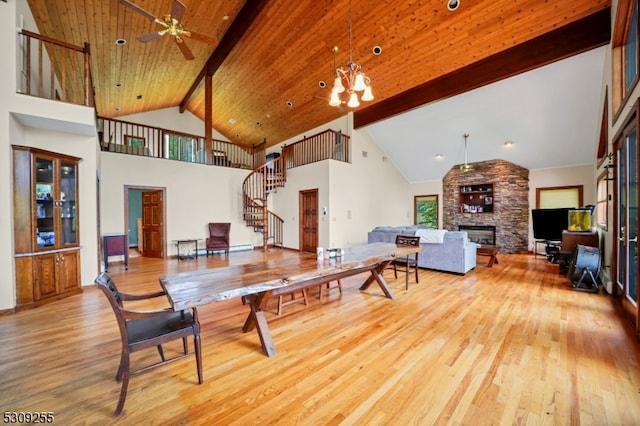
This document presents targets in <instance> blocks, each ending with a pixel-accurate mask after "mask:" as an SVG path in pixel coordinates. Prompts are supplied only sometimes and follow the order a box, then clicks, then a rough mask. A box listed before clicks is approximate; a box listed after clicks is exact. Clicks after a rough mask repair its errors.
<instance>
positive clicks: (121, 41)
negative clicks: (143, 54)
mask: <svg viewBox="0 0 640 426" xmlns="http://www.w3.org/2000/svg"><path fill="white" fill-rule="evenodd" d="M116 44H117V45H118V46H123V45H125V44H127V40H125V39H123V38H119V39H117V40H116Z"/></svg>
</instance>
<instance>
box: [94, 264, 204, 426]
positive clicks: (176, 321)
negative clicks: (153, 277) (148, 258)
mask: <svg viewBox="0 0 640 426" xmlns="http://www.w3.org/2000/svg"><path fill="white" fill-rule="evenodd" d="M95 284H96V286H97V287H98V288H100V289H101V290H102V291H103V292H104V294H105V295H106V296H107V299H108V300H109V303H110V304H111V308H112V309H113V312H114V314H115V316H116V320H117V322H118V328H119V329H120V338H121V341H122V352H121V355H120V365H119V366H118V372H117V373H116V381H118V382H120V381H121V382H122V388H121V390H120V399H119V400H118V406H117V407H116V411H115V413H114V414H115V415H116V416H119V415H120V413H122V408H123V407H124V402H125V399H126V398H127V387H128V385H129V377H130V376H133V375H136V374H138V373H143V372H146V371H148V370H150V369H152V368H155V367H158V366H161V365H164V364H167V363H170V362H173V361H177V360H179V359H182V358H184V357H186V356H188V355H191V354H190V353H189V348H188V343H187V337H189V336H193V339H194V345H195V356H196V367H197V369H198V383H202V382H203V380H202V355H201V350H200V322H199V321H198V312H197V310H196V308H193V309H191V310H183V311H180V312H176V311H172V310H168V309H161V310H151V311H148V310H145V311H133V310H129V309H127V308H125V307H124V304H123V302H125V301H132V300H149V299H153V298H156V297H162V296H164V297H166V293H165V292H164V291H158V292H155V293H150V294H140V295H134V294H126V293H122V292H120V291H118V289H117V287H116V285H115V283H114V282H113V280H112V279H111V277H110V276H109V274H107V273H106V272H102V273H101V274H100V275H98V277H97V278H96V279H95ZM177 339H182V346H183V352H184V353H183V354H181V355H178V356H175V357H173V358H169V359H167V358H165V356H164V350H163V349H162V345H163V344H165V343H167V342H169V341H173V340H177ZM154 346H155V347H156V348H157V349H158V352H159V354H160V359H161V361H158V362H156V363H155V364H151V365H148V366H145V367H142V368H139V369H138V370H135V371H130V360H129V358H130V354H131V353H132V352H137V351H140V350H143V349H148V348H152V347H154Z"/></svg>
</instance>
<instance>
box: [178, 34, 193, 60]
mask: <svg viewBox="0 0 640 426" xmlns="http://www.w3.org/2000/svg"><path fill="white" fill-rule="evenodd" d="M176 44H177V45H178V47H179V48H180V51H181V52H182V54H183V55H184V57H185V58H186V59H187V60H189V61H191V60H193V59H194V58H195V56H193V52H192V51H191V49H189V46H187V44H186V43H185V42H184V40H182V39H181V38H178V37H176Z"/></svg>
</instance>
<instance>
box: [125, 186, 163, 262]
mask: <svg viewBox="0 0 640 426" xmlns="http://www.w3.org/2000/svg"><path fill="white" fill-rule="evenodd" d="M165 190H166V189H165V188H162V187H148V186H128V185H126V186H125V203H124V205H125V208H124V210H125V211H124V221H125V229H126V230H127V236H128V239H129V249H130V253H131V250H135V251H134V253H136V254H138V255H140V256H144V257H154V258H164V257H165V253H166V250H165V247H166V225H165V220H164V218H165V216H166V214H165V203H164V199H165Z"/></svg>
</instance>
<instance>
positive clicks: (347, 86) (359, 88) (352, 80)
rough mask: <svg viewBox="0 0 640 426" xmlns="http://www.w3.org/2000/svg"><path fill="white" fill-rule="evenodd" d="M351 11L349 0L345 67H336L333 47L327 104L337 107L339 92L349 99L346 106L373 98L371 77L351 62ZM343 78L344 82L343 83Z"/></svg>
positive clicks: (335, 48) (353, 105)
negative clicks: (347, 46)
mask: <svg viewBox="0 0 640 426" xmlns="http://www.w3.org/2000/svg"><path fill="white" fill-rule="evenodd" d="M352 38H353V37H352V11H351V0H349V62H347V65H346V67H341V68H338V67H336V54H337V53H338V46H335V47H334V48H333V66H334V68H335V79H334V81H333V89H331V99H330V101H329V105H331V106H334V107H337V106H340V105H341V104H342V103H343V101H342V100H341V99H340V96H339V95H340V93H344V92H347V93H348V94H349V101H348V102H347V106H348V107H350V108H357V107H358V106H360V100H362V101H364V102H369V101H372V100H373V91H372V89H371V79H370V78H369V77H367V76H366V75H365V73H364V72H362V67H361V66H360V65H359V64H357V63H355V62H353V46H352ZM343 80H344V83H343ZM358 92H362V97H361V98H360V99H358Z"/></svg>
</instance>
